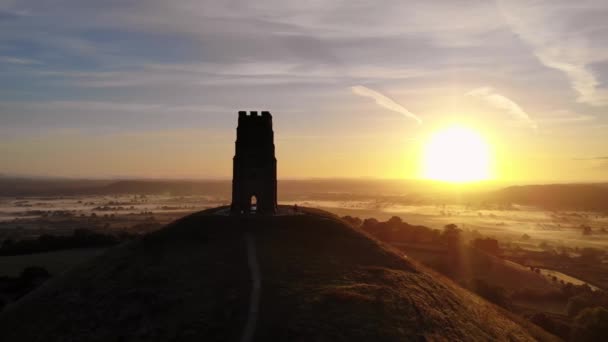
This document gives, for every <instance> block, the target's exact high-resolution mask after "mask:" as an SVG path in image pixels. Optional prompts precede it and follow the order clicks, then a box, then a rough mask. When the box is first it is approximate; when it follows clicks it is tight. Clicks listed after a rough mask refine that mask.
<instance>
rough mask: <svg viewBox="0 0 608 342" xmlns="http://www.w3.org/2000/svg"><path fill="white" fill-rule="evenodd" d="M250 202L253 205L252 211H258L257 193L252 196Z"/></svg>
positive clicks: (253, 212)
mask: <svg viewBox="0 0 608 342" xmlns="http://www.w3.org/2000/svg"><path fill="white" fill-rule="evenodd" d="M249 203H250V206H251V213H252V214H255V213H257V212H258V198H257V197H256V196H255V195H253V196H251V199H250V202H249Z"/></svg>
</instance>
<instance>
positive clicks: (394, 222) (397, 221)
mask: <svg viewBox="0 0 608 342" xmlns="http://www.w3.org/2000/svg"><path fill="white" fill-rule="evenodd" d="M387 222H388V224H390V225H399V224H401V223H403V220H401V217H399V216H393V217H391V218H390V219H389V220H388V221H387Z"/></svg>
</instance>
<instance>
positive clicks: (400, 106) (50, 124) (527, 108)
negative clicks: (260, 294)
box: [0, 0, 608, 183]
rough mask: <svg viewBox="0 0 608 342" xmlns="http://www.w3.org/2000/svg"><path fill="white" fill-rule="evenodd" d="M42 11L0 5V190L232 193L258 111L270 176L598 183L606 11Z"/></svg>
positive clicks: (406, 7) (504, 4)
mask: <svg viewBox="0 0 608 342" xmlns="http://www.w3.org/2000/svg"><path fill="white" fill-rule="evenodd" d="M59 3H60V4H55V3H53V4H49V3H47V2H44V1H33V0H23V1H2V2H0V25H1V27H2V29H1V30H0V40H1V43H0V46H1V47H0V83H1V89H2V90H1V91H0V174H2V175H9V176H13V175H21V176H59V177H77V178H128V177H141V178H173V179H179V178H190V179H192V178H196V179H201V178H202V179H205V178H212V179H217V178H221V179H229V178H230V177H231V172H232V171H231V170H232V166H231V165H232V164H231V163H232V159H231V158H232V156H233V154H234V150H233V148H234V139H235V127H236V126H235V123H236V115H237V111H238V110H242V109H247V110H248V109H256V110H269V111H271V112H272V114H273V117H274V128H275V133H276V136H275V137H276V146H277V148H276V154H277V160H278V175H279V178H280V179H298V178H360V177H364V178H387V179H388V178H390V179H416V178H433V179H440V180H448V181H464V180H466V181H471V180H481V179H491V180H493V181H504V182H512V183H530V182H570V181H577V182H581V181H582V182H593V181H605V180H608V176H607V174H608V137H607V135H606V132H607V130H608V117H607V114H606V113H607V106H608V92H607V89H606V84H607V82H608V68H607V66H608V52H607V50H606V46H608V40H607V39H608V38H607V37H608V21H607V20H606V12H607V11H608V4H607V3H606V2H605V1H576V2H572V1H565V0H564V1H534V2H531V1H524V0H517V1H511V0H509V1H506V0H498V1H472V0H471V1H407V2H404V1H388V2H383V4H382V5H379V4H378V3H376V2H372V1H370V2H358V3H357V4H352V3H351V2H348V1H347V2H342V1H322V2H318V1H312V2H310V1H304V2H302V1H300V2H286V1H263V2H255V3H251V2H248V1H247V2H245V1H229V2H224V1H191V0H176V1H170V2H167V1H118V2H117V1H109V2H106V1H94V2H93V1H80V0H64V1H60V2H59ZM454 124H457V125H460V126H461V127H466V128H467V129H469V130H471V131H472V132H473V133H474V135H472V134H469V133H466V134H464V132H463V134H464V136H463V137H462V138H464V139H453V138H451V137H450V136H445V135H442V134H445V133H440V132H442V131H444V130H445V129H446V128H447V127H450V126H451V125H454ZM459 134H460V133H459ZM432 137H435V138H432ZM429 139H430V140H429ZM433 139H436V140H433ZM477 140H483V142H477ZM433 141H434V142H433ZM429 144H430V145H429ZM435 144H437V146H435ZM461 144H467V145H466V146H461ZM446 145H449V146H446ZM446 148H449V149H448V150H446ZM458 158H463V159H458Z"/></svg>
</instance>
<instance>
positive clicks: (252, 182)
mask: <svg viewBox="0 0 608 342" xmlns="http://www.w3.org/2000/svg"><path fill="white" fill-rule="evenodd" d="M235 150H236V151H235V155H234V158H233V169H232V205H231V206H230V211H231V212H232V214H249V213H251V212H252V207H253V202H254V201H255V207H256V208H255V211H256V213H258V214H274V213H276V210H277V159H276V158H275V156H274V132H273V131H272V115H270V112H267V111H263V112H262V115H258V112H257V111H251V112H250V113H249V114H247V112H246V111H240V112H239V124H238V127H237V129H236V143H235Z"/></svg>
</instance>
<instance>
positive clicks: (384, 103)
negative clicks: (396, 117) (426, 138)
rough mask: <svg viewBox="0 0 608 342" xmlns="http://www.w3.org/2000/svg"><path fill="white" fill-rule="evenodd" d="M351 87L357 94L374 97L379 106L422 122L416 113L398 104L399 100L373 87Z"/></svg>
mask: <svg viewBox="0 0 608 342" xmlns="http://www.w3.org/2000/svg"><path fill="white" fill-rule="evenodd" d="M350 89H351V90H352V92H353V93H354V94H356V95H359V96H363V97H369V98H372V99H374V101H375V102H376V104H378V105H379V106H381V107H384V108H386V109H388V110H392V111H393V112H397V113H400V114H403V115H404V116H405V117H407V118H410V119H413V120H416V122H418V124H422V119H420V118H419V117H418V116H417V115H416V114H414V113H412V112H410V111H409V110H407V109H405V108H404V107H403V106H402V105H400V104H398V103H397V102H395V101H393V100H391V99H390V98H388V97H386V96H385V95H383V94H381V93H379V92H377V91H375V90H373V89H370V88H367V87H364V86H362V85H358V86H354V87H351V88H350Z"/></svg>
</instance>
